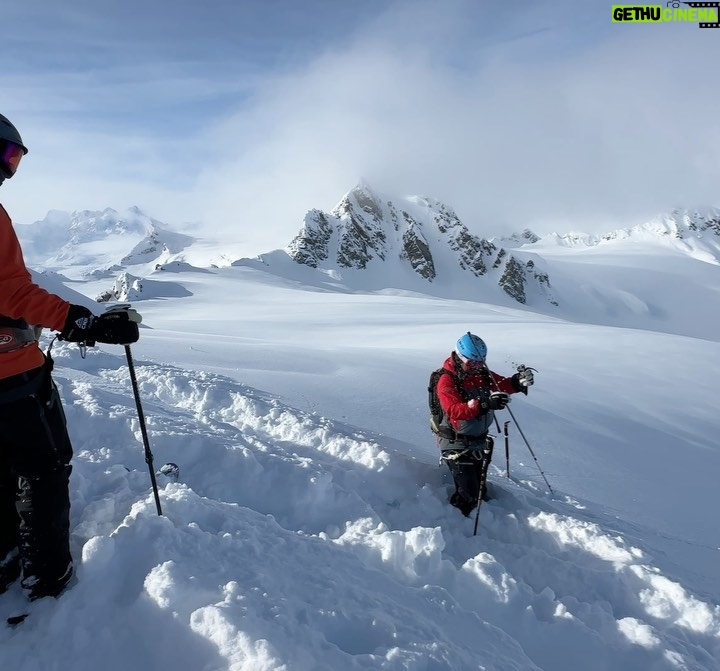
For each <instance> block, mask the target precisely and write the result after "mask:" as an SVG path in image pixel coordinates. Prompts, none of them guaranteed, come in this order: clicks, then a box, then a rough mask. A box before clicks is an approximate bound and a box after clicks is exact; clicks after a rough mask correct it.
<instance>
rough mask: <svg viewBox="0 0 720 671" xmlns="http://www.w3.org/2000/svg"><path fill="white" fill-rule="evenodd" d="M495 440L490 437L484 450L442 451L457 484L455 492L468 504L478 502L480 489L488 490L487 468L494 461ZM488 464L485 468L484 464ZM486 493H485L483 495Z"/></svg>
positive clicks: (484, 443) (484, 445)
mask: <svg viewBox="0 0 720 671" xmlns="http://www.w3.org/2000/svg"><path fill="white" fill-rule="evenodd" d="M492 450H493V439H492V438H491V437H490V436H488V437H487V438H486V439H485V440H484V441H483V447H482V449H467V448H466V449H463V447H454V446H453V447H452V448H451V449H444V450H443V451H442V455H443V461H444V462H445V463H446V464H447V466H448V470H449V471H450V473H451V474H452V476H453V481H454V482H455V491H456V492H457V494H458V495H459V496H460V497H461V498H462V499H463V500H464V501H467V502H477V500H478V497H479V496H480V488H481V487H482V488H483V490H485V489H486V483H485V480H486V479H487V468H488V466H489V465H490V460H491V459H492ZM484 461H486V462H487V463H486V464H485V466H484V467H483V463H484ZM484 493H485V492H484V491H483V494H484Z"/></svg>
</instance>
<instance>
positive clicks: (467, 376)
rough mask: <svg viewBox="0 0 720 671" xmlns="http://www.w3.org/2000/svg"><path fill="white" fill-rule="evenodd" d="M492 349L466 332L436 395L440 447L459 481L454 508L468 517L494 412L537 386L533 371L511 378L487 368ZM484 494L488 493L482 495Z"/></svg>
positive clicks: (477, 492) (488, 448) (488, 445)
mask: <svg viewBox="0 0 720 671" xmlns="http://www.w3.org/2000/svg"><path fill="white" fill-rule="evenodd" d="M486 356H487V346H486V345H485V343H484V342H483V340H482V338H479V337H478V336H476V335H474V334H472V333H469V332H468V333H466V334H465V335H464V336H462V338H460V339H459V340H458V341H457V343H456V346H455V351H454V352H452V353H451V354H450V356H449V357H448V358H447V359H446V360H445V363H444V364H443V369H444V370H445V371H447V373H446V374H444V375H441V376H440V377H439V379H438V381H437V387H436V393H437V398H438V401H439V402H440V406H441V408H442V411H443V418H442V421H441V422H440V425H439V427H438V432H437V433H438V446H439V447H440V450H441V453H442V457H443V460H444V461H445V463H446V464H447V465H448V468H449V469H450V473H452V476H453V480H454V481H455V491H454V492H453V494H452V496H451V497H450V503H451V504H452V505H453V506H455V507H456V508H459V509H460V511H461V512H462V513H463V515H466V516H467V515H469V514H470V512H471V511H472V510H473V508H475V506H476V505H477V503H478V497H479V496H480V495H481V491H480V487H481V486H482V487H483V488H484V486H485V483H484V482H481V480H482V463H483V459H489V457H490V455H491V454H492V438H491V437H489V436H488V430H489V429H490V427H491V426H492V423H493V420H494V418H495V411H496V410H502V409H504V408H505V406H507V404H508V403H509V402H510V394H514V393H516V392H518V391H521V392H523V393H525V394H527V390H528V387H529V386H530V385H532V384H533V382H534V380H533V373H532V369H531V368H527V367H525V366H520V367H519V371H518V372H517V373H515V374H514V375H513V376H512V377H503V376H502V375H498V374H497V373H494V372H493V371H491V370H490V369H489V368H488V367H487V365H486V363H485V357H486ZM482 494H483V495H484V494H485V491H484V490H483V491H482Z"/></svg>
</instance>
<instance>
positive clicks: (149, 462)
mask: <svg viewBox="0 0 720 671" xmlns="http://www.w3.org/2000/svg"><path fill="white" fill-rule="evenodd" d="M125 356H126V357H127V362H128V368H129V369H130V381H131V382H132V388H133V394H134V396H135V406H136V407H137V413H138V419H139V420H140V433H142V438H143V445H144V447H145V463H146V464H147V465H148V468H149V469H150V482H152V489H153V494H154V496H155V507H156V508H157V514H158V515H160V516H162V508H161V507H160V494H159V493H158V486H157V480H156V479H155V469H154V468H153V455H152V452H151V451H150V440H149V439H148V434H147V428H146V426H145V415H144V413H143V409H142V405H141V404H140V392H139V390H138V383H137V378H136V377H135V366H134V365H133V358H132V353H131V352H130V345H125Z"/></svg>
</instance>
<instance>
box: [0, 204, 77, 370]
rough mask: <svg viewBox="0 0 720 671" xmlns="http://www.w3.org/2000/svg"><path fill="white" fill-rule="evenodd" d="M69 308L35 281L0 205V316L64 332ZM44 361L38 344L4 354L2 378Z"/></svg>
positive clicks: (0, 358)
mask: <svg viewBox="0 0 720 671" xmlns="http://www.w3.org/2000/svg"><path fill="white" fill-rule="evenodd" d="M69 307H70V303H68V302H67V301H64V300H63V299H62V298H60V297H59V296H55V295H54V294H51V293H48V292H47V291H45V289H41V288H40V287H39V286H38V285H37V284H35V283H34V282H33V281H32V278H31V277H30V273H29V272H28V269H27V268H26V267H25V261H24V260H23V255H22V250H21V249H20V243H19V242H18V239H17V236H16V235H15V230H14V229H13V227H12V222H11V221H10V217H9V216H8V214H7V212H6V211H5V208H3V206H2V205H0V315H2V316H5V317H10V318H12V319H24V320H25V321H26V322H28V323H29V324H34V325H38V326H44V327H46V328H51V329H53V330H55V331H60V330H62V328H63V326H64V325H65V319H66V318H67V313H68V309H69ZM43 361H44V357H43V354H42V352H41V351H40V348H39V347H38V345H37V343H31V344H29V345H26V346H25V347H21V348H20V349H16V350H12V351H10V352H0V379H2V378H6V377H10V376H11V375H17V374H18V373H24V372H26V371H28V370H32V369H33V368H37V367H38V366H42V364H43Z"/></svg>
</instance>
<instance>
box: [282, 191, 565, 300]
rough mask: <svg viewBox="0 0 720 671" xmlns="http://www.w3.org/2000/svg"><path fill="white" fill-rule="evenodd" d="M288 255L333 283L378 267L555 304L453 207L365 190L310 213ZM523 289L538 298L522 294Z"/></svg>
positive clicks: (541, 284) (542, 282) (537, 281)
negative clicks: (481, 283) (347, 273)
mask: <svg viewBox="0 0 720 671" xmlns="http://www.w3.org/2000/svg"><path fill="white" fill-rule="evenodd" d="M528 233H529V232H528ZM529 235H531V236H532V235H533V234H529ZM286 251H287V253H288V254H289V256H290V257H291V258H292V259H293V260H294V261H295V262H296V263H299V264H303V265H306V266H310V267H311V268H316V269H318V270H322V271H325V272H331V273H333V274H334V275H335V276H337V273H338V272H340V273H342V271H343V270H366V269H372V270H373V271H374V272H375V273H378V272H379V270H380V268H381V267H382V268H383V273H384V274H386V275H387V274H388V273H389V274H392V275H394V276H395V278H399V277H402V276H405V277H407V276H408V275H407V271H408V270H410V271H411V273H412V274H411V277H412V276H414V277H416V278H421V280H422V281H423V282H425V283H431V282H436V281H445V280H447V281H451V282H456V283H460V282H463V281H465V280H463V279H461V278H462V276H466V275H468V274H469V275H471V276H472V280H471V281H475V280H477V279H478V278H481V277H483V276H487V278H489V279H490V281H491V282H493V283H494V284H495V285H496V286H499V287H500V288H501V289H502V290H503V291H504V292H505V293H506V294H507V295H509V296H511V297H512V298H513V299H515V300H516V301H518V302H521V303H525V302H526V301H527V299H528V295H540V294H541V295H544V298H545V299H546V300H547V301H549V302H550V303H552V304H556V302H555V299H554V298H553V297H552V295H551V294H550V293H549V289H550V283H549V279H548V277H547V273H543V272H540V273H538V271H537V270H536V269H535V267H534V262H531V264H530V265H529V266H528V264H527V260H524V259H523V260H520V259H517V258H515V257H513V256H508V254H507V251H506V250H505V249H503V248H501V247H497V246H496V245H494V244H493V243H492V242H490V241H488V240H486V239H484V238H479V237H478V236H475V235H473V234H471V233H470V231H469V230H468V228H467V226H465V224H464V223H463V222H462V221H461V220H460V218H459V217H458V215H457V214H456V213H455V211H454V210H453V209H452V208H451V207H449V206H447V205H446V204H444V203H443V202H441V201H439V200H437V199H434V198H430V197H427V196H410V197H407V198H395V199H391V198H389V197H387V196H385V195H383V194H380V193H379V192H377V191H375V190H373V189H372V188H371V187H370V186H369V185H368V184H366V183H360V184H358V185H357V186H355V187H354V188H353V189H351V190H350V191H349V192H348V193H347V194H345V196H343V198H342V199H341V200H340V202H339V203H338V204H337V205H336V206H335V207H334V208H333V209H332V210H331V211H330V212H329V213H326V212H323V211H322V210H317V209H314V210H311V211H310V212H308V213H307V214H306V216H305V219H304V221H303V225H302V227H301V229H300V232H299V233H298V235H297V236H296V237H295V238H294V239H293V240H292V241H291V242H290V244H289V245H288V247H287V250H286ZM528 285H532V286H535V287H537V288H538V289H539V290H540V291H539V293H538V292H535V291H530V292H527V291H526V290H525V289H526V286H528ZM391 286H392V285H391ZM421 286H422V285H421ZM403 288H410V287H407V286H406V287H403ZM412 288H416V285H413V287H412Z"/></svg>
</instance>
